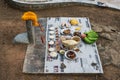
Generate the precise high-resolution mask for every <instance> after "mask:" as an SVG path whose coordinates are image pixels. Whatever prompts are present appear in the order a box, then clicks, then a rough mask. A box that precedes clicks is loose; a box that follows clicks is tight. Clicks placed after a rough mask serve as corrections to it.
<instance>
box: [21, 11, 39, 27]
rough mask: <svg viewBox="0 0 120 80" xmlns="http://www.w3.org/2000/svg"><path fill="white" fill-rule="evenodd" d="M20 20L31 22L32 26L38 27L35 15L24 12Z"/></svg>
mask: <svg viewBox="0 0 120 80" xmlns="http://www.w3.org/2000/svg"><path fill="white" fill-rule="evenodd" d="M22 20H25V21H26V20H32V21H33V25H34V26H39V24H38V21H37V15H36V14H35V13H34V12H31V11H28V12H25V13H24V14H23V16H22Z"/></svg>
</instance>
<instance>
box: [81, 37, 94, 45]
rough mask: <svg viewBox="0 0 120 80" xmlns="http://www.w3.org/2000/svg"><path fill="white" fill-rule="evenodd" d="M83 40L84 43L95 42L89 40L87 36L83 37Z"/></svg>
mask: <svg viewBox="0 0 120 80" xmlns="http://www.w3.org/2000/svg"><path fill="white" fill-rule="evenodd" d="M83 40H84V41H85V42H86V43H88V44H92V43H94V42H95V41H91V40H89V39H88V38H87V37H85V38H84V39H83Z"/></svg>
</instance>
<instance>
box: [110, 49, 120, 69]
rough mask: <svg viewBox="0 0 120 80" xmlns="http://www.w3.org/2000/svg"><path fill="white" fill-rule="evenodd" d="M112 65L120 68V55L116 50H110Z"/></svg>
mask: <svg viewBox="0 0 120 80" xmlns="http://www.w3.org/2000/svg"><path fill="white" fill-rule="evenodd" d="M110 52H111V58H112V64H113V65H115V66H117V67H119V68H120V54H119V52H117V51H116V50H115V49H110Z"/></svg>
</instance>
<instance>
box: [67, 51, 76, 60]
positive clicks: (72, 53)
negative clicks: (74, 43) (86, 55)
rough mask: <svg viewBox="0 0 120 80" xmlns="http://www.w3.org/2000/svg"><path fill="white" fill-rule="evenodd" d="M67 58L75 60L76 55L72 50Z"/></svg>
mask: <svg viewBox="0 0 120 80" xmlns="http://www.w3.org/2000/svg"><path fill="white" fill-rule="evenodd" d="M66 56H67V57H68V58H70V59H74V58H75V57H76V54H75V52H74V51H72V50H71V51H68V52H67V53H66Z"/></svg>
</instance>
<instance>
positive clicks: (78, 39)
mask: <svg viewBox="0 0 120 80" xmlns="http://www.w3.org/2000/svg"><path fill="white" fill-rule="evenodd" d="M72 39H73V40H75V41H76V42H80V37H78V36H73V37H72Z"/></svg>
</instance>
